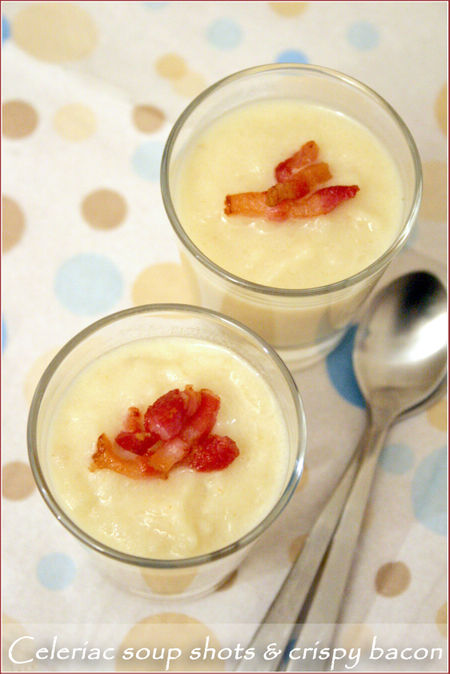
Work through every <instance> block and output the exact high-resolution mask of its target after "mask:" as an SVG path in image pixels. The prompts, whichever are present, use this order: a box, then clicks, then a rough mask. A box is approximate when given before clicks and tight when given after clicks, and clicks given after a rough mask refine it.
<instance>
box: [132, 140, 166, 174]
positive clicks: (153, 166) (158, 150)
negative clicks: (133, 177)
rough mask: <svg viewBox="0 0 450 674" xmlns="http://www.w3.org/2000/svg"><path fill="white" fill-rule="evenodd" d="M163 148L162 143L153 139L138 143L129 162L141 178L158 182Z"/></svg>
mask: <svg viewBox="0 0 450 674" xmlns="http://www.w3.org/2000/svg"><path fill="white" fill-rule="evenodd" d="M163 149H164V146H163V144H162V143H161V142H158V141H155V140H149V141H147V142H145V143H142V145H139V147H138V148H137V150H136V151H135V153H134V155H133V157H132V159H131V164H132V166H133V169H134V170H135V171H136V173H137V174H138V175H139V176H140V177H141V178H144V180H151V181H153V182H158V180H159V169H160V165H161V157H162V153H163Z"/></svg>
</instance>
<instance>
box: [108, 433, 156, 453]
mask: <svg viewBox="0 0 450 674" xmlns="http://www.w3.org/2000/svg"><path fill="white" fill-rule="evenodd" d="M158 440H159V435H156V433H144V432H143V431H138V432H137V433H130V431H120V433H119V434H118V435H116V437H115V441H116V442H117V444H118V445H119V447H122V449H125V450H126V451H127V452H133V454H139V455H141V456H142V455H143V454H146V453H147V452H148V450H149V449H150V448H151V447H153V445H154V444H155V443H156V442H158Z"/></svg>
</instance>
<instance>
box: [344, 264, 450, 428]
mask: <svg viewBox="0 0 450 674" xmlns="http://www.w3.org/2000/svg"><path fill="white" fill-rule="evenodd" d="M446 344H447V294H446V291H445V288H444V287H443V285H442V283H441V282H440V281H439V279H437V278H436V277H435V276H434V275H432V274H430V273H428V272H424V271H420V272H412V273H410V274H406V275H405V276H401V277H399V278H397V279H395V280H394V281H392V282H391V283H390V284H389V285H388V286H386V287H385V288H384V289H383V290H382V291H381V292H380V293H378V294H377V296H376V297H375V299H374V302H373V303H372V305H371V311H370V312H369V313H367V314H366V316H365V317H364V319H363V320H362V321H361V323H360V325H359V328H358V330H357V333H356V337H355V347H354V352H353V364H354V369H355V374H356V377H357V380H358V384H359V386H360V388H361V391H362V393H363V395H364V397H365V399H366V402H367V404H368V406H369V407H372V408H373V407H374V406H377V407H381V408H383V410H384V411H385V412H390V415H391V417H392V418H395V417H397V416H398V415H399V414H401V413H402V412H403V411H405V410H406V409H408V408H410V407H412V406H414V405H417V404H418V403H420V401H421V400H423V399H424V398H426V397H427V396H428V395H429V394H430V393H431V392H432V391H433V389H435V388H436V382H438V381H440V380H441V379H442V378H443V377H444V375H445V371H446V361H447V347H446Z"/></svg>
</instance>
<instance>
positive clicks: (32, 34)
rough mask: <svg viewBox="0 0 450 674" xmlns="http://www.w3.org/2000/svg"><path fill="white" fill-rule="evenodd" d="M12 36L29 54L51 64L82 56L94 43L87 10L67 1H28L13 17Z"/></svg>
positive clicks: (94, 37) (89, 50)
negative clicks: (28, 3) (27, 4)
mask: <svg viewBox="0 0 450 674" xmlns="http://www.w3.org/2000/svg"><path fill="white" fill-rule="evenodd" d="M12 36H13V39H14V42H15V43H16V44H17V45H18V46H19V47H21V48H22V49H23V50H24V51H26V52H27V53H28V54H31V56H34V57H35V58H37V59H40V60H42V61H50V62H51V63H60V62H62V61H71V60H74V59H81V58H83V57H85V56H87V55H88V54H90V53H91V52H92V50H93V49H94V47H95V44H96V42H97V30H96V27H95V24H94V22H93V20H92V18H91V16H90V14H89V12H87V11H86V10H85V9H81V7H78V6H77V5H75V4H72V3H70V2H67V3H66V2H54V3H53V2H37V3H30V5H29V6H28V7H26V8H24V9H22V10H21V11H20V12H18V14H17V15H16V16H15V18H14V20H13V23H12Z"/></svg>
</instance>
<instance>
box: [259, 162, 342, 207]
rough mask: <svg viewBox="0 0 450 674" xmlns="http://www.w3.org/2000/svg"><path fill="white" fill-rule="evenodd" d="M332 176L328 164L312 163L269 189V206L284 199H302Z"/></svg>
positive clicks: (267, 198)
mask: <svg viewBox="0 0 450 674" xmlns="http://www.w3.org/2000/svg"><path fill="white" fill-rule="evenodd" d="M330 178H331V172H330V168H329V166H328V164H325V163H324V162H320V163H318V164H310V165H309V166H306V167H305V168H303V169H301V170H300V171H298V173H295V174H294V176H293V177H292V178H291V179H290V180H288V181H287V182H283V183H277V184H276V185H273V187H271V188H270V189H268V190H267V194H266V203H267V205H268V206H276V205H277V204H278V203H279V202H280V201H283V199H301V198H302V197H304V196H306V195H307V194H309V192H312V191H313V190H314V189H315V188H316V187H317V186H318V185H320V183H324V182H326V181H327V180H329V179H330Z"/></svg>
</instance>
